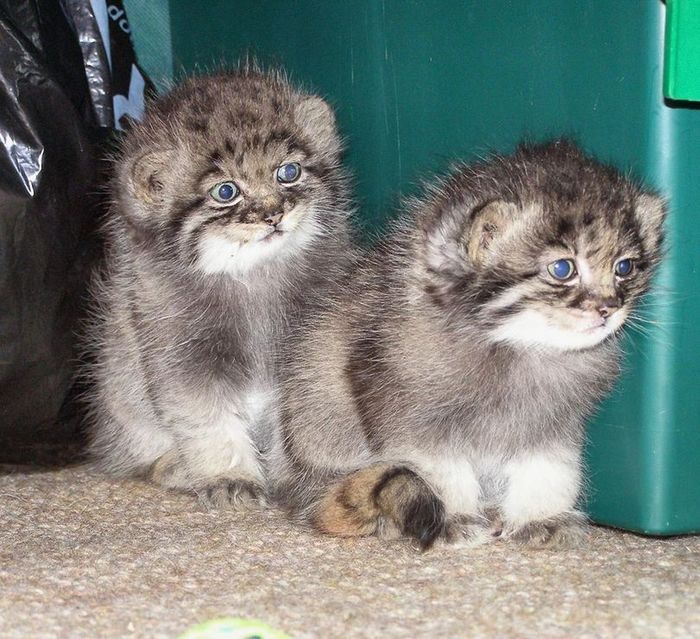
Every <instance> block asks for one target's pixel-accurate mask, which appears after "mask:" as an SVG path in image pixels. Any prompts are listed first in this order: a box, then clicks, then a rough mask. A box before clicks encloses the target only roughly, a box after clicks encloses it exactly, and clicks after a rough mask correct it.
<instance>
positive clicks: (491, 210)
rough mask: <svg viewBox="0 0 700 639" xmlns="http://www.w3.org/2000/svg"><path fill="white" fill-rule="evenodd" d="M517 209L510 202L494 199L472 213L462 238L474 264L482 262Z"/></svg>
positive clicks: (477, 264) (478, 264)
mask: <svg viewBox="0 0 700 639" xmlns="http://www.w3.org/2000/svg"><path fill="white" fill-rule="evenodd" d="M517 210H518V207H517V206H516V205H515V204H513V203H512V202H504V201H503V200H495V201H493V202H489V203H488V204H485V205H484V206H482V207H481V208H478V209H476V210H475V211H474V213H472V216H471V220H470V222H469V224H468V225H467V228H466V229H465V232H464V240H465V242H466V245H467V255H468V257H469V260H470V262H471V263H472V264H473V265H474V266H476V267H478V266H480V265H481V264H483V262H484V259H485V258H486V255H487V253H488V251H489V249H490V248H491V245H492V243H493V241H494V240H495V239H496V238H498V237H500V236H501V235H502V234H503V232H504V231H505V229H506V228H507V227H508V225H509V223H510V220H512V219H513V217H514V216H515V214H516V212H517Z"/></svg>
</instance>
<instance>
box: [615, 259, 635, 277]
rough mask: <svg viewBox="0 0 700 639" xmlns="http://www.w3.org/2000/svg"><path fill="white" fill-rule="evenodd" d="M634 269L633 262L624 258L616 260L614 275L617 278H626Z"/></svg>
mask: <svg viewBox="0 0 700 639" xmlns="http://www.w3.org/2000/svg"><path fill="white" fill-rule="evenodd" d="M633 269H634V262H633V261H632V260H631V259H629V258H625V259H624V260H618V262H617V263H616V264H615V275H617V276H618V277H627V276H628V275H629V274H630V273H631V272H632V270H633Z"/></svg>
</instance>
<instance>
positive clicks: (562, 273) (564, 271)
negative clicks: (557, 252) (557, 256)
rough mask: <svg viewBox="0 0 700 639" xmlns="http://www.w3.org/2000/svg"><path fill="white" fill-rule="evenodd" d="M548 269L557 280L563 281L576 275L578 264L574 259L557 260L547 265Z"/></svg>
mask: <svg viewBox="0 0 700 639" xmlns="http://www.w3.org/2000/svg"><path fill="white" fill-rule="evenodd" d="M547 271H549V274H550V275H551V276H552V277H553V278H554V279H555V280H561V281H562V282H563V281H564V280H568V279H571V278H572V277H573V276H574V275H576V265H575V264H574V261H573V260H557V261H556V262H552V263H551V264H549V265H548V266H547Z"/></svg>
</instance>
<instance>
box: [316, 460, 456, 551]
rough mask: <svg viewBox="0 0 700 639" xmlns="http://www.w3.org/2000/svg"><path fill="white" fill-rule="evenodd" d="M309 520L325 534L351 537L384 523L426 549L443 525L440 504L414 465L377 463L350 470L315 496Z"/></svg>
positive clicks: (369, 532) (378, 528) (377, 529)
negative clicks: (318, 495) (326, 490)
mask: <svg viewBox="0 0 700 639" xmlns="http://www.w3.org/2000/svg"><path fill="white" fill-rule="evenodd" d="M312 523H313V525H314V526H315V527H316V528H317V529H318V530H320V531H321V532H324V533H326V534H329V535H336V536H339V537H356V536H363V535H373V534H376V533H381V531H382V530H383V529H384V528H385V527H386V526H387V524H388V525H389V526H390V527H393V528H394V529H396V530H398V532H399V533H400V534H401V535H403V536H406V537H411V538H413V539H416V540H417V541H418V543H419V545H420V547H421V549H423V550H427V549H428V548H430V546H432V545H433V542H434V541H435V540H436V539H437V538H438V537H439V536H440V535H441V534H443V533H444V531H445V525H446V524H445V507H444V505H443V503H442V501H441V500H440V498H439V497H438V496H437V495H436V494H435V492H434V491H433V490H432V488H430V486H428V484H427V483H426V482H425V481H424V480H423V479H422V478H421V477H419V476H418V475H417V474H416V473H415V472H414V471H412V470H411V469H409V468H406V467H405V466H396V465H391V464H381V465H376V466H369V467H367V468H363V469H361V470H358V471H355V472H354V473H351V474H350V475H348V476H347V477H345V478H343V479H342V480H340V481H339V482H338V483H336V484H333V485H332V486H331V487H330V489H329V490H328V492H326V494H325V495H324V496H323V497H322V498H321V500H320V501H319V502H318V504H317V506H316V508H315V509H314V512H313V515H312Z"/></svg>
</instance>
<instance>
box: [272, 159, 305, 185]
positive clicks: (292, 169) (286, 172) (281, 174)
mask: <svg viewBox="0 0 700 639" xmlns="http://www.w3.org/2000/svg"><path fill="white" fill-rule="evenodd" d="M300 175H301V167H300V166H299V164H298V163H297V162H290V163H289V164H283V165H282V166H281V167H279V168H278V169H277V181H278V182H281V183H282V184H290V183H291V182H296V181H297V180H298V179H299V176H300Z"/></svg>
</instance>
